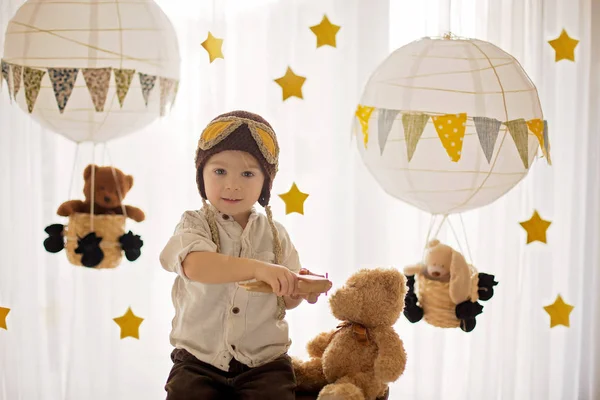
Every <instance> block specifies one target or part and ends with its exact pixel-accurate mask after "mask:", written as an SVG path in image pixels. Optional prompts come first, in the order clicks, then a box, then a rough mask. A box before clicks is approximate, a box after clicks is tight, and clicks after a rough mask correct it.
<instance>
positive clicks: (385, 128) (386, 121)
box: [377, 108, 399, 154]
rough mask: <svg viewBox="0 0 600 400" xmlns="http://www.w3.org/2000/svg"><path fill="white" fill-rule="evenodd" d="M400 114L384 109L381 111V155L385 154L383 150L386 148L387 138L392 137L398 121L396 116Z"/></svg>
mask: <svg viewBox="0 0 600 400" xmlns="http://www.w3.org/2000/svg"><path fill="white" fill-rule="evenodd" d="M398 113H399V111H398V110H386V109H384V108H382V109H380V110H379V120H378V121H377V123H378V125H377V132H378V133H379V149H380V151H381V154H383V149H384V148H385V144H386V142H387V138H388V136H389V135H390V131H391V130H392V125H394V120H395V119H396V115H398Z"/></svg>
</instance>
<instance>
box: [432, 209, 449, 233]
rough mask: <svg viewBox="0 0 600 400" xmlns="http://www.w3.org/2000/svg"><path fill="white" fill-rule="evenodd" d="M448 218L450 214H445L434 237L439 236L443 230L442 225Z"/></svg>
mask: <svg viewBox="0 0 600 400" xmlns="http://www.w3.org/2000/svg"><path fill="white" fill-rule="evenodd" d="M447 218H448V214H444V218H442V222H440V226H438V229H437V231H436V232H435V235H434V236H433V237H434V238H437V236H438V235H439V234H440V231H441V230H442V226H443V225H444V222H446V219H447Z"/></svg>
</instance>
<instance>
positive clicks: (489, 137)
mask: <svg viewBox="0 0 600 400" xmlns="http://www.w3.org/2000/svg"><path fill="white" fill-rule="evenodd" d="M473 122H474V123H475V130H476V131H477V136H478V137H479V142H480V143H481V148H482V149H483V153H484V154H485V158H487V160H488V163H491V162H492V154H493V153H494V147H495V146H496V140H497V139H498V133H499V132H500V125H502V122H500V121H498V120H497V119H494V118H488V117H473Z"/></svg>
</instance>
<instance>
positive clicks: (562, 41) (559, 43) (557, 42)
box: [548, 29, 579, 62]
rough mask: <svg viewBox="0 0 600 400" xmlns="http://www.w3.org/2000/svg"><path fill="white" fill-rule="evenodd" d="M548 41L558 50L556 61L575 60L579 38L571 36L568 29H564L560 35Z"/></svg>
mask: <svg viewBox="0 0 600 400" xmlns="http://www.w3.org/2000/svg"><path fill="white" fill-rule="evenodd" d="M548 43H550V46H552V48H554V51H555V52H556V56H555V60H554V61H556V62H558V61H560V60H571V61H575V47H577V44H578V43H579V40H576V39H573V38H571V37H569V35H568V34H567V31H565V30H564V29H563V30H562V32H561V33H560V36H559V37H557V38H556V39H554V40H549V41H548Z"/></svg>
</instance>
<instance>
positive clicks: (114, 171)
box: [104, 143, 127, 218]
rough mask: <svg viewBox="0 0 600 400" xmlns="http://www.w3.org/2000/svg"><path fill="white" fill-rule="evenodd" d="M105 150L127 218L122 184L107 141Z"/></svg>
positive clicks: (122, 208)
mask: <svg viewBox="0 0 600 400" xmlns="http://www.w3.org/2000/svg"><path fill="white" fill-rule="evenodd" d="M104 151H105V154H106V155H107V156H108V164H109V165H110V169H111V171H112V175H113V179H114V180H115V185H116V187H117V196H119V203H121V210H122V211H123V215H124V216H125V218H127V210H126V209H125V205H124V204H123V194H122V193H121V185H120V182H119V180H118V179H117V171H116V170H115V167H114V166H113V163H112V158H111V156H110V151H109V150H108V147H107V145H106V143H104Z"/></svg>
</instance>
